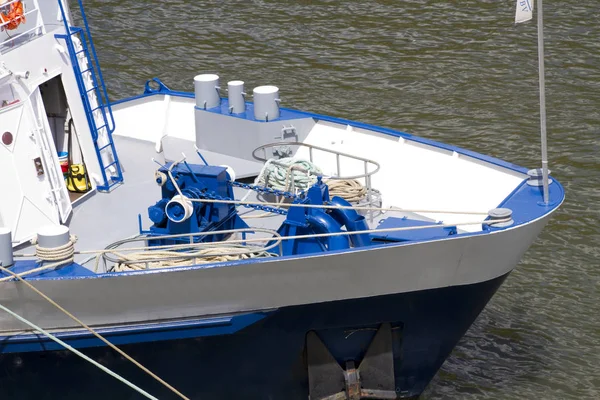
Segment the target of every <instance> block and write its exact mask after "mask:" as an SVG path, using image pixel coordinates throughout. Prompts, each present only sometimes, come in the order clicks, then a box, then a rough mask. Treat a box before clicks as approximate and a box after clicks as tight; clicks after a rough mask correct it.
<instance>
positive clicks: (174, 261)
mask: <svg viewBox="0 0 600 400" xmlns="http://www.w3.org/2000/svg"><path fill="white" fill-rule="evenodd" d="M113 254H114V255H116V256H117V257H118V258H119V262H118V263H117V264H115V266H114V267H113V269H112V271H113V272H123V271H135V270H145V269H154V268H169V267H183V266H189V265H197V264H209V263H216V262H223V261H237V260H247V259H250V258H265V257H276V256H277V254H273V253H269V252H267V251H265V250H264V249H263V248H261V247H249V246H234V245H231V246H221V247H209V248H204V249H201V250H199V251H195V252H179V251H174V250H166V251H156V250H148V251H142V252H137V253H131V254H122V253H121V252H113ZM196 257H197V258H196Z"/></svg>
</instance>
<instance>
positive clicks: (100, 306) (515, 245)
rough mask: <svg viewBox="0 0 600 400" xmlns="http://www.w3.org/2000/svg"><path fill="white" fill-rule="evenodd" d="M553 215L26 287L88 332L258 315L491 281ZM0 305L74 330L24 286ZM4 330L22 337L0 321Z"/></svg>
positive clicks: (5, 287) (14, 324) (0, 297)
mask: <svg viewBox="0 0 600 400" xmlns="http://www.w3.org/2000/svg"><path fill="white" fill-rule="evenodd" d="M550 215H551V214H547V215H546V216H544V217H543V218H540V219H538V220H535V221H533V222H531V223H529V224H526V225H521V226H518V227H516V228H512V229H508V230H504V231H499V232H496V233H493V234H484V235H472V236H465V237H456V238H453V239H447V240H437V241H433V242H424V243H414V244H409V245H403V246H390V247H387V248H378V249H370V250H356V251H352V252H345V253H334V254H324V255H315V256H313V257H302V258H294V259H283V260H281V259H279V260H277V259H274V260H273V261H267V262H254V263H248V264H241V265H231V266H221V267H212V268H203V269H198V268H196V269H194V268H183V269H178V270H171V271H168V270H167V271H164V270H163V271H154V272H152V273H133V274H130V275H127V276H123V275H121V276H119V275H115V276H112V277H105V278H92V279H86V278H82V279H56V280H40V281H31V282H33V283H34V285H35V286H36V287H37V288H39V289H40V290H42V291H43V292H45V293H46V294H47V295H48V296H50V297H51V298H52V299H54V300H55V301H57V302H58V303H59V304H61V305H62V306H64V307H65V308H66V309H68V310H69V311H71V312H72V313H73V314H75V315H77V316H78V317H79V318H81V319H82V320H83V321H85V322H86V323H87V324H89V325H112V324H122V323H133V322H150V321H159V320H165V319H177V318H187V317H199V316H206V315H215V314H224V313H237V312H244V311H259V310H267V309H273V308H280V307H285V306H292V305H300V304H309V303H319V302H328V301H334V300H343V299H348V298H360V297H370V296H377V295H385V294H394V293H403V292H410V291H419V290H426V289H433V288H440V287H447V286H454V285H466V284H472V283H478V282H483V281H487V280H490V279H493V278H496V277H499V276H502V275H504V274H506V273H508V272H510V271H511V270H512V269H513V268H514V267H515V266H516V265H517V263H518V262H519V260H520V258H521V257H522V255H523V254H524V253H525V251H526V250H527V249H528V248H529V246H530V245H531V243H532V242H533V241H534V240H535V238H536V237H537V235H538V234H539V232H540V231H541V230H542V228H543V227H544V225H545V223H546V222H547V220H548V219H549V217H550ZM0 303H2V304H3V305H5V306H7V307H8V308H10V309H13V310H15V311H16V312H17V313H19V314H20V315H22V316H24V317H25V318H28V319H30V320H32V321H35V322H36V323H38V324H40V325H41V326H42V327H46V328H70V327H74V326H76V324H75V323H74V322H73V321H71V320H70V319H69V318H67V317H66V316H64V315H63V314H62V313H60V312H59V311H58V310H57V309H55V308H54V307H53V306H51V305H50V304H49V303H47V302H46V301H45V300H43V299H42V298H40V297H39V296H38V295H36V294H35V293H34V292H32V291H31V290H29V289H27V288H26V287H25V286H24V285H22V284H20V283H17V282H6V283H2V284H1V285H0ZM0 326H1V327H2V331H0V333H1V332H7V331H15V330H21V329H24V326H22V325H21V324H20V323H19V322H18V321H15V320H14V319H12V318H11V317H10V316H8V315H0Z"/></svg>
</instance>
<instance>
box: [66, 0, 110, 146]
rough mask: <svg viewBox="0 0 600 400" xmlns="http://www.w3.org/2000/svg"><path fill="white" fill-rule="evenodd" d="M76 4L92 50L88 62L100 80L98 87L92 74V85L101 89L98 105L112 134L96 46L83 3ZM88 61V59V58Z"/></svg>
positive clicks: (108, 104)
mask: <svg viewBox="0 0 600 400" xmlns="http://www.w3.org/2000/svg"><path fill="white" fill-rule="evenodd" d="M58 1H59V2H61V0H58ZM77 3H79V10H80V12H81V20H82V21H83V26H84V27H85V35H86V36H87V40H86V41H84V42H89V46H90V48H91V50H92V57H91V58H92V60H89V61H90V62H92V63H93V64H95V65H94V67H95V68H94V71H96V72H97V74H98V78H99V79H100V85H98V81H97V79H96V76H95V74H92V77H93V79H94V84H95V86H96V87H98V88H100V89H102V95H103V96H104V97H103V98H102V97H101V96H97V97H98V103H99V104H98V105H99V106H101V107H102V108H104V109H108V114H109V116H110V123H111V125H109V124H108V121H106V129H107V130H108V133H109V134H112V133H113V132H114V131H115V118H114V116H113V112H112V108H111V107H110V99H109V98H108V91H107V90H106V84H105V83H104V77H103V76H102V70H101V69H100V63H99V62H98V54H97V53H96V46H94V41H93V40H92V33H91V32H90V26H89V24H88V21H87V17H86V15H85V11H84V9H83V3H82V2H81V0H77ZM88 59H89V57H88ZM103 115H104V117H105V119H106V113H103Z"/></svg>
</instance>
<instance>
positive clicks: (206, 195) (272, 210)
mask: <svg viewBox="0 0 600 400" xmlns="http://www.w3.org/2000/svg"><path fill="white" fill-rule="evenodd" d="M228 184H229V185H231V186H235V187H239V188H242V189H247V190H253V191H255V192H258V193H268V194H272V195H276V196H282V197H285V198H287V199H296V198H297V197H298V196H296V195H295V194H292V193H290V192H284V191H281V190H277V189H272V188H266V187H262V186H257V185H249V184H247V183H240V182H228ZM200 197H202V198H205V199H209V200H222V201H232V200H234V199H231V198H229V197H223V196H219V195H216V194H214V193H209V192H203V193H202V194H200ZM242 205H243V206H244V207H246V208H253V209H255V210H259V211H265V212H270V213H274V214H280V215H287V213H288V212H287V210H283V209H281V208H276V207H270V206H261V205H257V204H242Z"/></svg>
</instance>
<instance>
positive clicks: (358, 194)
mask: <svg viewBox="0 0 600 400" xmlns="http://www.w3.org/2000/svg"><path fill="white" fill-rule="evenodd" d="M325 183H326V184H327V186H329V195H330V196H331V197H333V196H339V197H341V198H342V199H344V200H346V201H347V202H350V203H357V202H359V201H361V200H362V199H364V198H365V197H366V196H367V188H366V187H364V186H363V185H362V184H361V183H360V182H359V181H357V180H356V179H328V180H327V181H325Z"/></svg>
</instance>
